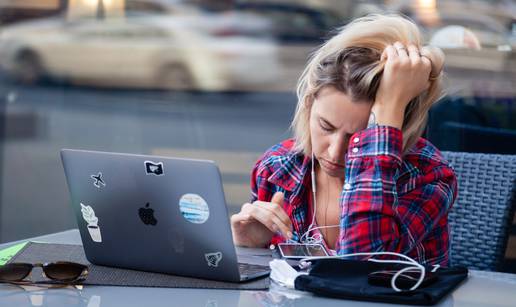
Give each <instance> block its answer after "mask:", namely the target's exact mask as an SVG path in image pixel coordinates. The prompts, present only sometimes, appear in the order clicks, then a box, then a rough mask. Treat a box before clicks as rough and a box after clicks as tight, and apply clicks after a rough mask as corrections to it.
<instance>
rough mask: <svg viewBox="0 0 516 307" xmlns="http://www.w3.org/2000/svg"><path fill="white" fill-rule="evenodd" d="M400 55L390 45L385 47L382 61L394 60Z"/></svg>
mask: <svg viewBox="0 0 516 307" xmlns="http://www.w3.org/2000/svg"><path fill="white" fill-rule="evenodd" d="M397 55H398V53H397V52H396V48H394V46H393V45H389V46H387V47H385V50H384V51H383V53H382V60H383V59H393V58H395V57H396V56H397Z"/></svg>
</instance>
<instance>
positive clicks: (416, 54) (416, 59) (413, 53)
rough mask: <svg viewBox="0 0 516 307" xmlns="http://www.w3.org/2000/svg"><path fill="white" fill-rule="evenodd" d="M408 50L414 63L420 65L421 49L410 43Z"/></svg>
mask: <svg viewBox="0 0 516 307" xmlns="http://www.w3.org/2000/svg"><path fill="white" fill-rule="evenodd" d="M407 50H408V55H409V58H410V62H411V63H412V65H419V63H420V62H421V55H420V54H419V49H418V48H417V47H416V46H414V45H408V46H407Z"/></svg>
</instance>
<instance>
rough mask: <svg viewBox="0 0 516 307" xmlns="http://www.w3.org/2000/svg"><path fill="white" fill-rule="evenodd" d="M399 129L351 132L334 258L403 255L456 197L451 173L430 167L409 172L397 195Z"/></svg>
mask: <svg viewBox="0 0 516 307" xmlns="http://www.w3.org/2000/svg"><path fill="white" fill-rule="evenodd" d="M402 143H403V137H402V132H401V130H399V129H397V128H393V127H388V126H374V127H370V128H367V129H365V130H363V131H360V132H357V133H355V134H354V135H353V136H352V137H351V139H350V143H349V149H348V157H347V160H346V179H345V184H344V187H343V190H342V194H341V198H340V204H341V208H342V213H341V219H340V228H341V231H340V235H339V239H338V242H337V246H336V250H337V253H338V254H339V255H344V254H350V253H357V252H379V251H389V252H398V253H403V254H406V253H407V252H409V251H410V250H412V249H413V248H414V247H415V246H416V245H418V244H420V243H421V242H422V241H423V240H424V239H425V237H427V235H428V234H429V233H430V232H431V231H432V230H433V229H434V227H435V225H436V224H437V223H438V222H439V221H440V220H441V218H442V217H443V216H445V215H446V214H447V212H448V209H449V208H450V207H451V205H452V203H453V201H454V198H455V195H456V178H455V174H454V172H453V170H452V169H451V168H450V167H448V166H447V165H445V164H444V163H439V162H438V161H437V160H435V161H434V160H432V159H429V162H428V163H434V164H435V165H432V166H431V167H425V171H422V172H421V173H418V172H419V171H420V170H416V169H414V170H413V171H414V174H410V175H411V179H410V180H409V185H411V186H412V187H411V188H410V189H409V191H408V192H406V193H403V195H399V194H398V191H397V185H396V182H397V181H398V178H399V176H400V166H401V163H402V160H401V153H402Z"/></svg>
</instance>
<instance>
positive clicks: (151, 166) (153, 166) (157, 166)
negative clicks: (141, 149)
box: [145, 161, 164, 176]
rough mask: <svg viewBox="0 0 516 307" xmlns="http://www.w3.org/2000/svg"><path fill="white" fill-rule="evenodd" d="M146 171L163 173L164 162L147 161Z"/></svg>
mask: <svg viewBox="0 0 516 307" xmlns="http://www.w3.org/2000/svg"><path fill="white" fill-rule="evenodd" d="M145 172H146V173H147V175H156V176H161V175H163V172H164V168H163V162H152V161H145Z"/></svg>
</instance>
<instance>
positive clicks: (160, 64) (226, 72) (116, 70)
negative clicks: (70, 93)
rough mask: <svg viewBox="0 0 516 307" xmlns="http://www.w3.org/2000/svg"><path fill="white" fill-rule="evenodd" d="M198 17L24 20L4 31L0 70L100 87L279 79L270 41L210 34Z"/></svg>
mask: <svg viewBox="0 0 516 307" xmlns="http://www.w3.org/2000/svg"><path fill="white" fill-rule="evenodd" d="M196 18H197V19H196ZM218 18H219V19H220V17H218ZM201 19H203V20H204V26H203V27H195V26H194V24H196V21H199V20H200V19H199V18H198V17H188V18H181V17H176V16H170V15H168V16H167V15H161V16H158V15H141V16H133V17H125V18H108V19H104V20H97V19H81V20H75V21H66V20H65V19H63V18H60V17H53V18H47V19H42V20H36V21H31V22H24V23H20V24H17V25H13V26H9V27H5V28H3V30H2V31H1V32H0V67H1V68H3V69H4V70H5V71H7V72H8V73H9V74H10V75H12V76H14V77H15V78H17V79H19V80H22V81H26V82H31V81H36V80H38V79H39V78H41V77H43V76H49V77H52V78H59V79H63V80H67V81H69V82H71V83H74V84H89V85H95V86H122V87H135V88H165V89H197V90H210V91H211V90H217V91H219V90H260V89H267V87H268V86H269V85H271V84H273V83H274V82H276V81H277V80H276V79H277V77H278V73H277V70H278V69H279V67H278V65H279V64H278V59H277V57H278V56H277V53H278V51H277V46H276V44H275V43H274V42H273V41H270V40H267V39H263V38H253V37H245V36H243V35H225V34H224V31H220V30H221V29H218V28H214V29H211V30H212V31H208V30H207V29H210V27H209V26H208V25H209V20H210V19H209V18H208V17H201ZM219 19H217V18H214V19H213V20H219ZM197 24H199V23H197ZM217 24H220V22H214V25H215V26H216V25H217ZM219 33H222V34H221V35H219Z"/></svg>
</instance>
